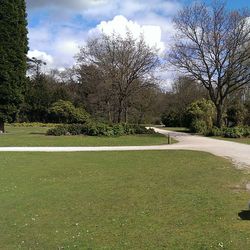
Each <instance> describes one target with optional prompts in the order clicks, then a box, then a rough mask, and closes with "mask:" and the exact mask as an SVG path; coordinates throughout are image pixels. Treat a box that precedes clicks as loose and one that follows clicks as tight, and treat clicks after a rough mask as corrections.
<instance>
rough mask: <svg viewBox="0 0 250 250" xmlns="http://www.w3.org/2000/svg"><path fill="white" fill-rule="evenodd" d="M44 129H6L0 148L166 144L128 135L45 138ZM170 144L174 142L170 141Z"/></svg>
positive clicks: (151, 137) (154, 137)
mask: <svg viewBox="0 0 250 250" xmlns="http://www.w3.org/2000/svg"><path fill="white" fill-rule="evenodd" d="M48 129H49V128H46V127H12V126H7V127H6V132H7V133H6V134H0V147H8V146H17V147H21V146H47V147H50V146H59V147H60V146H139V145H161V144H167V143H168V140H167V138H166V136H164V135H160V134H155V135H129V136H119V137H105V136H103V137H98V136H46V135H45V134H46V131H47V130H48ZM172 142H175V141H174V140H172Z"/></svg>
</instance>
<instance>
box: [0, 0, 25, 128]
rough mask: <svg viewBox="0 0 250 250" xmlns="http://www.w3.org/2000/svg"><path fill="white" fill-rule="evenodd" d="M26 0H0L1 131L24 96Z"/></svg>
mask: <svg viewBox="0 0 250 250" xmlns="http://www.w3.org/2000/svg"><path fill="white" fill-rule="evenodd" d="M26 17H27V15H26V4H25V0H0V131H2V132H4V123H5V122H7V121H8V122H11V121H13V119H14V118H15V115H16V114H17V112H18V109H19V105H20V103H21V102H22V99H23V92H24V89H25V88H24V87H25V81H26V61H27V59H26V54H27V51H28V39H27V19H26Z"/></svg>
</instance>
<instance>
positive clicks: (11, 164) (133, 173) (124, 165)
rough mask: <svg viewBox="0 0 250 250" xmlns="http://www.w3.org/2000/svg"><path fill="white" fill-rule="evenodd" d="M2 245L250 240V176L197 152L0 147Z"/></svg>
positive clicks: (236, 245) (226, 244)
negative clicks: (247, 212)
mask: <svg viewBox="0 0 250 250" xmlns="http://www.w3.org/2000/svg"><path fill="white" fill-rule="evenodd" d="M0 162H1V164H0V172H1V175H0V180H1V181H0V201H1V203H0V249H4V250H12V249H171V250H172V249H222V248H223V249H232V250H235V249H250V221H246V220H241V219H239V218H238V212H240V211H241V210H244V209H246V208H247V203H248V200H249V193H248V192H247V191H246V190H245V184H246V182H247V180H249V178H250V175H249V174H246V173H244V172H243V171H240V170H236V169H235V168H234V167H233V166H232V165H231V163H230V162H228V161H227V160H225V159H222V158H218V157H215V156H213V155H210V154H207V153H200V152H192V151H189V152H187V151H154V152H150V151H147V152H145V151H143V152H98V153H97V152H88V153H85V152H82V153H0Z"/></svg>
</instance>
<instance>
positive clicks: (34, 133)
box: [30, 132, 46, 135]
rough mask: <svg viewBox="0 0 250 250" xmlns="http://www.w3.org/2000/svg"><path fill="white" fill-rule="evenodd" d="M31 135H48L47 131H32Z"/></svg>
mask: <svg viewBox="0 0 250 250" xmlns="http://www.w3.org/2000/svg"><path fill="white" fill-rule="evenodd" d="M30 135H46V134H45V133H42V132H40V133H39V132H32V133H30Z"/></svg>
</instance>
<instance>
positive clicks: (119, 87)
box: [16, 33, 164, 124]
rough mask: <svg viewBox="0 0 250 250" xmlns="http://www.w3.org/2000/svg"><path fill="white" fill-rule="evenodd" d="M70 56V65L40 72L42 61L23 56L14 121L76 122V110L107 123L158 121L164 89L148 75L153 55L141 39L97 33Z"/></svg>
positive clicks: (155, 63) (78, 119)
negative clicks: (24, 70) (22, 85)
mask: <svg viewBox="0 0 250 250" xmlns="http://www.w3.org/2000/svg"><path fill="white" fill-rule="evenodd" d="M76 58H77V64H76V65H75V66H74V67H73V68H70V69H66V70H64V71H63V72H59V71H58V70H52V71H51V72H50V73H48V72H46V73H44V72H43V66H44V62H43V61H41V60H38V59H36V58H32V59H30V60H29V70H28V75H29V76H28V79H27V85H26V91H25V96H24V102H23V104H22V106H21V109H20V111H19V112H18V114H17V117H16V121H18V122H62V123H74V122H75V123H77V122H81V117H77V115H79V116H82V115H87V114H89V115H90V116H91V117H92V118H93V119H96V120H99V121H105V122H108V123H122V122H125V123H158V124H159V123H160V115H161V109H160V108H159V107H161V106H162V104H161V98H160V97H161V96H162V95H164V94H163V91H162V90H161V89H160V87H159V84H158V80H157V78H156V77H155V76H154V73H155V70H156V69H157V67H158V66H159V59H158V55H157V50H155V49H154V48H150V47H148V46H147V45H146V44H145V42H144V39H143V38H141V39H140V40H136V39H134V38H133V37H132V36H131V34H130V33H128V34H127V36H126V38H121V37H120V36H119V35H113V36H111V37H110V36H106V35H101V36H99V37H98V38H92V39H89V40H88V42H87V44H86V46H84V47H83V48H81V50H80V52H79V54H78V55H77V56H76ZM67 117H68V118H67ZM70 117H71V118H70ZM72 117H73V118H72ZM74 117H75V118H74Z"/></svg>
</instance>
